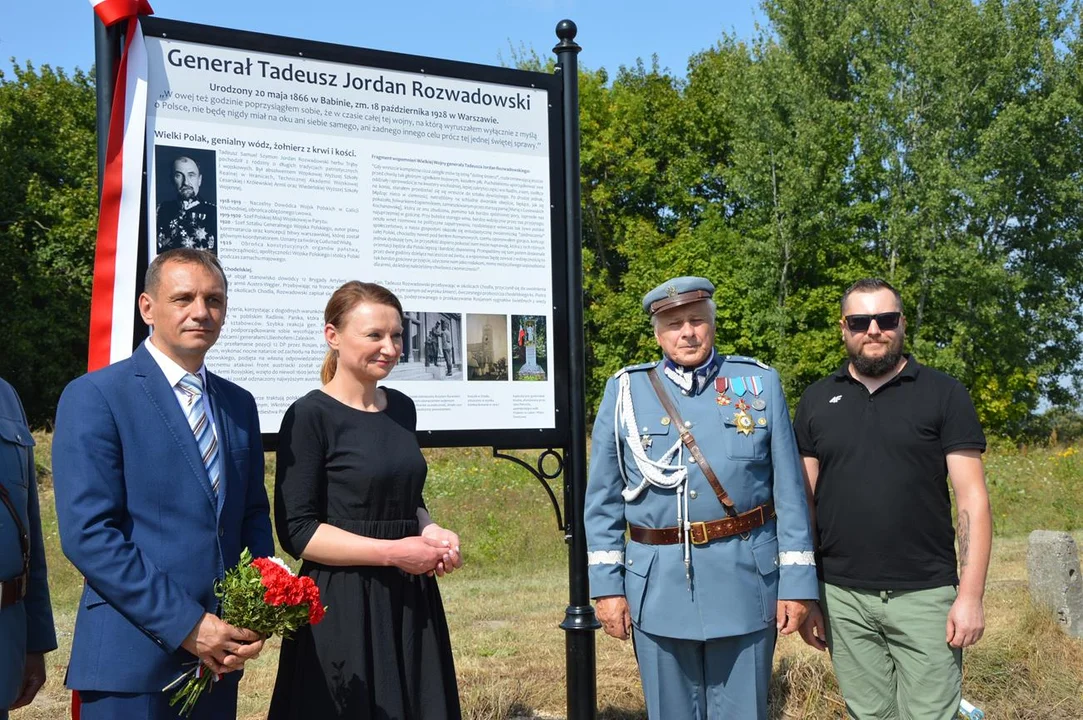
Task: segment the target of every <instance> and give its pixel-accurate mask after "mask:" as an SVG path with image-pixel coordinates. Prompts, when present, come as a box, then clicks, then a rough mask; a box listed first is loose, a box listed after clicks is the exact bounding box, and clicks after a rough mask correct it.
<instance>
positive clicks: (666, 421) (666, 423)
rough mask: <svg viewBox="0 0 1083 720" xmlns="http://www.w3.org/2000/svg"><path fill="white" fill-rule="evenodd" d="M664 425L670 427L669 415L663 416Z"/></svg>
mask: <svg viewBox="0 0 1083 720" xmlns="http://www.w3.org/2000/svg"><path fill="white" fill-rule="evenodd" d="M662 424H663V425H669V415H663V416H662Z"/></svg>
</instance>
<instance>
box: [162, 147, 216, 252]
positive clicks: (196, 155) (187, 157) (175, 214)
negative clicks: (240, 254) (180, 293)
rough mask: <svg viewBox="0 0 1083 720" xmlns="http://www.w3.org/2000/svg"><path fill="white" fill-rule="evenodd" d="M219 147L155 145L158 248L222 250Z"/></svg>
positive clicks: (163, 250)
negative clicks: (218, 201)
mask: <svg viewBox="0 0 1083 720" xmlns="http://www.w3.org/2000/svg"><path fill="white" fill-rule="evenodd" d="M215 180H216V174H215V151H214V150H207V149H205V148H186V147H176V146H172V145H155V147H154V191H155V193H156V195H157V200H158V204H157V207H156V208H155V227H156V232H155V238H156V241H155V248H156V251H157V252H159V253H161V252H165V251H166V250H173V249H174V248H182V247H185V248H195V249H197V250H209V251H210V252H212V253H214V254H215V255H217V254H218V207H217V205H216V204H215V203H216V202H217V199H218V197H217V192H216V190H217V187H216V184H215Z"/></svg>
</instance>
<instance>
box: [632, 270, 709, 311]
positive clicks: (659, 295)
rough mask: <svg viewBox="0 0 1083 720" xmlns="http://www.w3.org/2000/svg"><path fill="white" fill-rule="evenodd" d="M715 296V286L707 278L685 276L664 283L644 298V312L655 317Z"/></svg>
mask: <svg viewBox="0 0 1083 720" xmlns="http://www.w3.org/2000/svg"><path fill="white" fill-rule="evenodd" d="M713 295H714V285H713V284H711V281H710V280H708V279H707V278H701V277H693V276H688V275H686V276H683V277H676V278H673V279H672V280H666V281H665V282H664V283H662V284H661V285H659V286H658V287H656V288H655V289H653V290H651V291H650V292H649V293H647V294H646V295H644V296H643V310H644V311H646V312H647V314H648V315H654V314H655V313H659V312H661V311H663V310H669V309H670V308H675V307H679V306H681V305H687V304H688V303H694V302H699V301H700V300H709V299H710V298H711V296H713Z"/></svg>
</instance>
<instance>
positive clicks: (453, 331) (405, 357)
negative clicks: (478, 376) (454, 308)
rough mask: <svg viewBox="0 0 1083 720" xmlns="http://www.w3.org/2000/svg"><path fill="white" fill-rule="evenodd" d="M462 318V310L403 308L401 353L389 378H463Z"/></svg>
mask: <svg viewBox="0 0 1083 720" xmlns="http://www.w3.org/2000/svg"><path fill="white" fill-rule="evenodd" d="M462 338H463V322H462V315H460V314H459V313H440V312H404V313H403V320H402V355H401V356H400V357H399V364H398V365H396V366H395V368H394V369H393V370H392V371H391V374H390V375H388V379H389V380H462V379H463V342H462Z"/></svg>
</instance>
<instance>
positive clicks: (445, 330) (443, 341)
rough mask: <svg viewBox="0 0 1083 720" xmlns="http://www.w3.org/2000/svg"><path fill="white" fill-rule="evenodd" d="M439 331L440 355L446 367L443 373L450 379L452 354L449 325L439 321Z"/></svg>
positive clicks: (444, 321)
mask: <svg viewBox="0 0 1083 720" xmlns="http://www.w3.org/2000/svg"><path fill="white" fill-rule="evenodd" d="M440 323H441V328H442V330H441V331H440V353H441V354H442V355H443V356H444V363H445V364H446V365H447V372H445V373H444V376H445V377H451V364H452V363H451V355H452V353H453V352H454V350H453V349H452V344H451V325H450V323H449V322H448V321H447V320H446V319H445V320H441V321H440Z"/></svg>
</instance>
